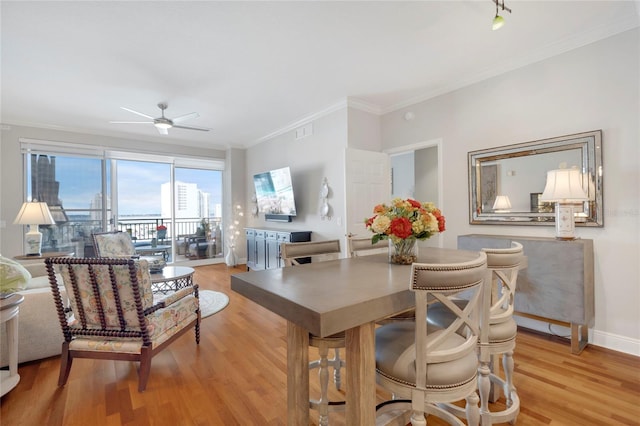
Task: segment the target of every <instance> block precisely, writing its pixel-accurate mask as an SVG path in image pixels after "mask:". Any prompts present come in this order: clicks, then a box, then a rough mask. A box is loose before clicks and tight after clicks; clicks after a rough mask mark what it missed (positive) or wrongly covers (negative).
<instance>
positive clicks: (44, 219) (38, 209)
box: [13, 200, 56, 256]
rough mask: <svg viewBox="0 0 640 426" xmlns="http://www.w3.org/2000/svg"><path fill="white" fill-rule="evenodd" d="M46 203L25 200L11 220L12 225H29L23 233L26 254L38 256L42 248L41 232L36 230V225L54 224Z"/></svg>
mask: <svg viewBox="0 0 640 426" xmlns="http://www.w3.org/2000/svg"><path fill="white" fill-rule="evenodd" d="M55 223H56V222H55V221H54V220H53V217H52V216H51V212H50V211H49V207H48V206H47V203H39V202H38V201H36V200H33V201H31V202H29V201H27V202H25V203H23V204H22V208H21V209H20V211H19V212H18V216H16V220H14V221H13V224H14V225H29V231H28V232H27V233H26V234H25V242H26V243H27V245H26V248H25V255H26V256H40V254H41V252H40V250H41V249H42V233H41V232H40V231H39V230H38V225H55Z"/></svg>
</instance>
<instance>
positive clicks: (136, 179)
mask: <svg viewBox="0 0 640 426" xmlns="http://www.w3.org/2000/svg"><path fill="white" fill-rule="evenodd" d="M170 170H171V169H170V165H169V164H162V163H148V162H140V161H125V160H118V171H117V176H118V205H119V214H120V215H153V214H157V215H159V214H160V210H161V208H160V187H161V185H162V184H163V183H166V182H169V180H170ZM56 180H57V181H58V182H60V189H59V192H58V196H59V198H60V200H61V201H62V205H63V206H64V207H65V208H72V209H87V208H89V206H90V203H91V200H92V199H93V198H94V197H95V195H96V194H98V193H100V191H101V160H100V159H93V158H77V157H75V158H71V157H62V156H57V157H56ZM176 180H178V181H182V182H186V183H195V184H197V185H198V189H200V190H202V191H204V192H208V193H210V194H211V206H210V207H211V209H213V206H214V205H215V204H221V203H222V172H218V171H210V170H197V169H184V168H176Z"/></svg>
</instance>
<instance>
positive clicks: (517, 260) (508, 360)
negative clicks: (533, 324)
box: [427, 242, 526, 426]
mask: <svg viewBox="0 0 640 426" xmlns="http://www.w3.org/2000/svg"><path fill="white" fill-rule="evenodd" d="M482 251H483V252H485V253H486V255H487V279H486V280H485V289H484V292H483V308H482V320H481V323H480V339H479V341H478V358H479V361H480V366H479V373H480V374H479V376H478V390H479V392H480V415H481V419H482V425H483V426H487V425H491V424H493V423H505V422H510V423H512V424H514V423H515V421H516V418H517V416H518V413H519V411H520V400H519V399H518V395H517V393H516V389H515V387H514V385H513V368H514V363H513V351H514V350H515V346H516V335H517V324H516V322H515V320H514V319H513V311H514V296H515V291H516V281H517V279H518V270H519V269H521V268H522V267H523V266H524V265H525V263H526V259H525V257H524V256H523V249H522V245H521V244H520V243H518V242H512V243H511V247H509V248H484V249H482ZM455 303H456V304H457V305H458V306H464V305H465V304H466V303H467V301H466V297H465V298H461V299H458V300H456V301H455ZM454 320H455V318H454V317H453V315H451V313H450V312H449V311H448V310H447V309H445V308H444V307H443V306H442V305H441V304H439V303H436V304H434V305H433V306H432V307H431V308H430V310H429V315H428V317H427V321H428V322H429V324H432V325H435V326H440V327H442V326H445V325H448V324H450V323H451V322H452V321H454ZM500 356H502V365H503V369H504V378H502V377H501V376H500V375H499V368H500V366H499V364H500V363H499V358H500ZM500 389H502V391H503V392H504V395H505V399H506V401H505V404H506V408H505V409H504V410H502V411H493V412H492V411H490V410H489V402H496V401H497V400H498V399H499V396H500ZM458 414H459V415H462V414H463V413H462V412H461V411H458Z"/></svg>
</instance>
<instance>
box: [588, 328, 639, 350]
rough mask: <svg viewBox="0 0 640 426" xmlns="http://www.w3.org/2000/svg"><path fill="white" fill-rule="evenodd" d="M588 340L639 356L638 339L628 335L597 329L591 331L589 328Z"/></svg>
mask: <svg viewBox="0 0 640 426" xmlns="http://www.w3.org/2000/svg"><path fill="white" fill-rule="evenodd" d="M589 342H590V343H591V342H593V343H592V344H594V345H596V346H602V347H604V348H607V349H611V350H614V351H618V352H624V353H626V354H629V355H635V356H640V339H632V338H630V337H626V336H619V335H617V334H612V333H605V332H603V331H598V330H593V332H591V330H589Z"/></svg>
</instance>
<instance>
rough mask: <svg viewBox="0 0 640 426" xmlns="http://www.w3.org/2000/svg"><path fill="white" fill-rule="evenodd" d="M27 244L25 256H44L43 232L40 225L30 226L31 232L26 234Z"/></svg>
mask: <svg viewBox="0 0 640 426" xmlns="http://www.w3.org/2000/svg"><path fill="white" fill-rule="evenodd" d="M24 240H25V242H26V247H25V253H24V255H25V256H42V232H40V231H38V225H29V232H27V233H26V234H24Z"/></svg>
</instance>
